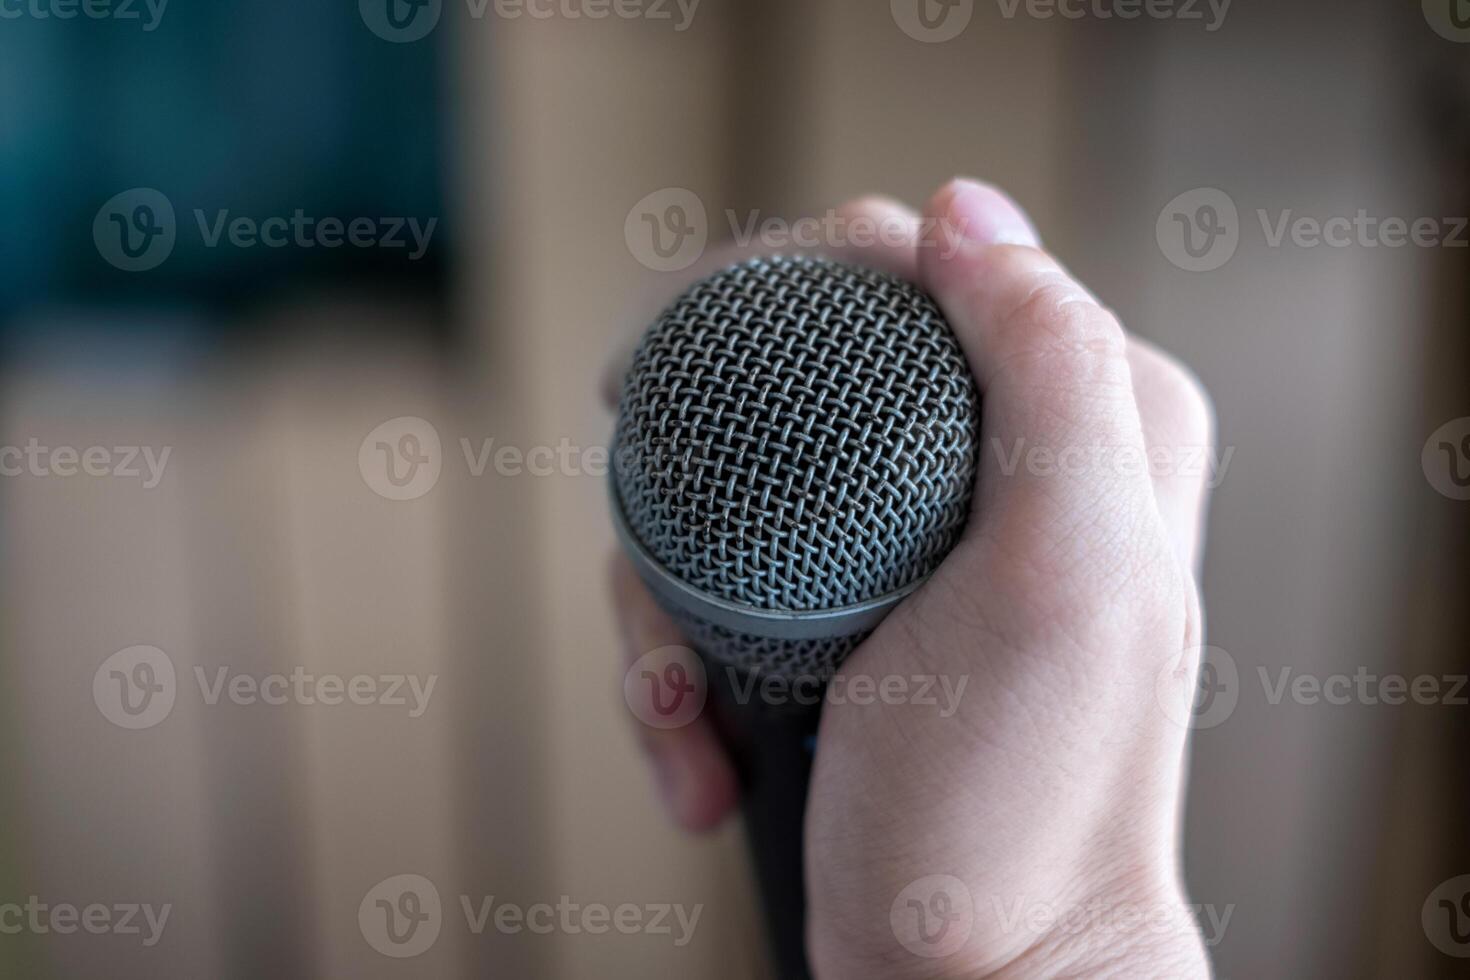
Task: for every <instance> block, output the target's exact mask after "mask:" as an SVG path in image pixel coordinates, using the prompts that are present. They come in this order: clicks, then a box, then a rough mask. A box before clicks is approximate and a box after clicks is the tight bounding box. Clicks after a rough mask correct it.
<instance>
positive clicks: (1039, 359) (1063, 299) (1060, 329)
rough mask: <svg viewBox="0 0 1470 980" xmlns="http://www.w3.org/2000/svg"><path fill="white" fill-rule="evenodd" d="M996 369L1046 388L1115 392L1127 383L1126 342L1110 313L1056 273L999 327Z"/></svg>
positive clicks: (1038, 286)
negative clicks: (1108, 389)
mask: <svg viewBox="0 0 1470 980" xmlns="http://www.w3.org/2000/svg"><path fill="white" fill-rule="evenodd" d="M996 326H997V334H998V342H999V347H1000V349H1001V351H1002V352H1003V355H1002V358H1001V360H1000V362H999V364H998V367H1000V368H1004V369H1006V370H1008V371H1011V372H1017V371H1020V372H1023V373H1024V374H1025V375H1026V377H1027V380H1028V381H1032V382H1037V383H1040V384H1043V385H1047V386H1057V387H1071V386H1073V385H1075V384H1079V383H1082V384H1099V385H1103V386H1114V385H1116V386H1119V387H1121V386H1122V384H1123V382H1124V381H1125V380H1126V378H1127V373H1126V365H1127V360H1126V353H1127V342H1126V339H1125V336H1124V333H1123V328H1122V326H1121V324H1119V323H1118V320H1117V319H1116V318H1115V317H1114V316H1113V314H1112V313H1111V312H1109V311H1108V310H1106V309H1104V308H1102V307H1101V306H1099V305H1098V304H1097V303H1096V302H1095V301H1094V300H1093V299H1092V297H1091V296H1089V295H1088V294H1087V293H1086V291H1085V290H1083V289H1082V287H1080V286H1078V285H1077V284H1076V283H1075V282H1073V281H1072V280H1070V279H1068V278H1066V276H1065V275H1063V274H1061V273H1057V274H1056V275H1055V276H1054V277H1053V276H1048V277H1047V278H1046V279H1045V280H1044V281H1041V282H1038V283H1036V284H1035V285H1033V286H1032V287H1031V288H1030V289H1029V291H1028V292H1027V293H1026V295H1025V296H1024V297H1023V298H1022V299H1021V301H1020V303H1019V304H1017V305H1016V306H1015V307H1014V308H1013V309H1012V310H1011V311H1010V312H1009V313H1008V314H1006V315H1005V316H1004V317H1002V318H1001V319H1000V321H999V322H998V323H997V325H996Z"/></svg>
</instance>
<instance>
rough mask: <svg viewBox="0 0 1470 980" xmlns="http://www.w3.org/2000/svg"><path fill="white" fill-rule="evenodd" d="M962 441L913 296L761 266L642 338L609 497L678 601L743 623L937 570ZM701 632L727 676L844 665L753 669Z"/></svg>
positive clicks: (960, 371)
mask: <svg viewBox="0 0 1470 980" xmlns="http://www.w3.org/2000/svg"><path fill="white" fill-rule="evenodd" d="M978 426H979V398H978V395H977V393H976V391H975V386H974V382H973V379H972V378H971V375H970V372H969V368H968V366H967V364H966V361H965V358H964V354H963V352H962V351H961V350H960V347H959V344H958V342H957V341H956V339H955V337H954V334H953V332H952V331H951V329H950V327H949V325H948V323H947V322H946V321H945V319H944V317H943V315H942V314H941V313H940V311H939V308H938V307H937V306H936V305H935V304H934V302H933V300H931V299H930V298H929V297H928V296H927V295H926V294H925V293H924V292H923V291H922V290H920V289H918V288H917V287H915V286H914V285H912V284H910V283H908V282H905V281H903V280H900V279H897V278H895V277H892V276H888V275H884V274H882V273H879V272H876V271H873V270H869V269H865V268H860V267H855V266H850V265H846V264H843V263H839V262H835V261H831V260H828V259H820V258H810V257H780V256H777V257H770V258H759V259H753V260H750V261H747V262H744V263H742V264H739V265H736V266H733V267H731V268H729V269H726V270H724V271H722V272H719V273H716V274H715V275H713V276H710V277H708V278H706V279H704V280H702V281H700V282H699V283H697V284H695V285H694V286H693V287H692V288H691V289H690V290H689V291H688V292H687V293H685V294H684V295H683V296H682V297H680V298H679V299H678V300H677V301H675V302H674V304H673V305H671V306H670V307H669V308H668V309H667V310H665V311H664V313H663V314H662V315H661V316H660V317H659V319H658V320H657V321H656V322H655V323H654V325H653V326H652V327H651V328H650V329H649V331H648V333H647V334H646V336H645V337H644V340H643V343H642V345H641V346H640V347H639V349H638V351H637V353H636V354H635V355H634V359H633V363H632V366H631V368H630V369H629V372H628V375H627V379H626V381H625V384H624V388H623V393H622V399H621V402H620V405H619V418H618V424H617V432H616V436H615V445H616V466H615V470H614V473H615V476H614V480H615V486H616V489H617V493H618V497H619V498H620V503H621V508H622V511H623V518H624V520H625V521H626V524H627V527H628V529H629V531H630V532H631V534H632V535H633V536H634V537H635V538H636V539H637V541H638V543H639V544H640V545H641V547H642V548H643V549H644V550H645V552H646V553H647V554H648V555H649V556H650V557H651V559H652V560H653V561H654V562H656V563H657V564H658V565H659V566H661V567H662V569H663V570H664V571H665V572H667V573H669V574H670V575H672V576H674V577H675V578H677V579H678V580H680V581H681V582H682V583H684V584H685V585H688V586H691V587H693V588H694V589H697V590H699V591H700V592H701V593H703V594H705V595H707V596H710V597H713V598H715V599H718V600H723V601H725V602H730V603H736V604H739V605H741V606H744V607H748V608H753V609H757V610H768V611H781V612H818V611H823V610H832V609H837V608H840V607H843V606H849V605H852V604H854V603H860V602H864V601H866V600H871V599H875V598H878V597H881V596H884V595H885V594H887V593H891V592H894V591H895V590H900V589H904V588H906V587H909V586H912V585H914V584H915V583H917V582H919V581H921V580H922V579H923V578H925V577H927V576H928V575H929V573H930V572H932V571H933V570H934V568H935V567H937V566H938V564H939V562H940V561H941V560H942V559H943V558H944V556H945V554H946V553H947V552H948V551H949V550H950V548H951V547H953V545H954V543H955V542H956V541H957V540H958V538H959V535H960V533H961V531H962V530H963V528H964V524H965V521H966V519H967V517H968V515H969V509H970V496H971V490H972V487H973V484H974V475H975V463H976V446H977V443H978ZM687 618H688V617H681V619H685V620H686V626H687V625H689V624H688V623H687ZM717 632H723V634H726V635H725V636H724V638H723V639H719V641H718V642H717V643H716V645H717V646H719V647H721V648H722V650H723V654H724V655H725V657H726V659H732V658H735V659H742V658H743V659H745V660H752V659H753V660H755V661H757V662H758V663H759V664H769V663H770V661H771V660H772V658H776V659H782V658H786V659H789V658H791V657H795V658H796V659H797V660H803V659H805V660H812V659H818V660H821V661H827V662H832V663H835V660H836V659H839V658H840V656H841V654H842V653H843V652H845V648H847V647H850V646H851V645H852V642H843V641H841V640H840V639H839V640H835V641H831V640H817V641H811V640H808V641H804V642H803V643H801V644H796V645H792V644H782V643H780V642H776V641H772V640H770V639H769V638H767V639H766V640H764V641H763V642H761V643H759V644H756V645H755V649H754V650H752V649H749V647H750V646H751V643H750V641H749V638H745V637H741V636H739V635H738V634H732V633H731V632H730V631H729V630H722V631H717ZM741 643H745V644H746V649H745V651H744V653H739V652H738V648H739V647H740V644H741ZM834 644H835V645H834ZM783 651H784V652H783ZM707 652H708V651H707ZM716 652H717V653H719V652H720V651H716Z"/></svg>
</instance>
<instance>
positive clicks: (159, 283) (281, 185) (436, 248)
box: [0, 0, 451, 341]
mask: <svg viewBox="0 0 1470 980" xmlns="http://www.w3.org/2000/svg"><path fill="white" fill-rule="evenodd" d="M152 2H154V3H155V4H156V3H157V0H152ZM136 6H137V8H138V9H139V10H141V11H143V12H144V16H143V19H142V20H140V21H132V22H126V21H118V20H89V19H86V18H82V17H77V18H74V19H70V20H58V19H56V18H54V17H50V18H45V19H39V18H36V17H33V16H22V17H19V18H13V19H12V18H9V17H7V18H6V19H3V20H0V91H3V92H4V93H5V94H4V96H3V98H0V214H3V215H4V220H3V221H0V341H14V340H17V339H20V338H19V337H18V334H20V333H22V332H24V331H25V330H27V329H30V328H27V327H26V326H24V324H26V323H30V322H33V321H32V320H31V319H30V318H29V317H27V316H26V314H28V313H30V312H33V311H37V310H52V309H55V308H58V307H60V308H65V309H75V308H77V307H81V308H83V309H87V308H98V307H100V308H104V309H106V310H108V311H112V310H118V309H120V308H122V309H129V310H132V311H134V312H143V313H145V314H151V313H152V312H154V311H160V310H162V311H174V312H184V313H201V314H207V315H204V316H200V317H199V318H198V319H197V320H195V321H192V322H195V323H197V324H199V327H198V329H203V330H219V329H223V328H221V327H220V326H218V324H220V323H228V322H230V316H229V315H230V314H232V313H236V312H240V311H242V310H248V309H249V308H250V307H252V306H254V305H257V304H261V303H269V302H273V301H276V300H278V299H279V298H280V296H281V295H282V294H289V293H292V292H296V291H301V290H306V289H316V288H319V287H322V286H324V285H325V286H330V285H344V284H345V285H352V284H361V285H362V286H364V287H365V288H373V289H378V290H384V289H387V290H394V291H408V292H413V293H416V294H424V295H428V296H431V297H432V296H437V295H440V294H441V293H442V290H443V283H444V279H445V268H446V262H447V260H446V256H445V254H444V253H445V250H446V246H447V244H448V242H449V241H450V238H451V235H450V234H449V229H448V228H447V227H446V225H447V224H448V222H447V221H446V217H445V215H444V213H443V200H444V195H443V173H442V171H443V159H442V158H443V144H444V136H443V132H444V122H443V118H442V115H443V113H442V109H441V105H442V99H441V94H442V93H441V91H440V86H441V84H442V82H441V75H442V74H443V73H442V72H441V70H440V65H439V58H440V50H441V48H440V41H439V37H440V36H442V35H444V34H445V32H444V31H442V30H441V31H439V32H438V33H437V34H436V35H434V36H431V37H428V38H426V39H424V40H422V41H419V42H416V43H412V44H392V43H388V42H386V41H384V40H383V39H382V38H380V37H377V36H375V35H374V34H373V33H372V32H371V31H369V30H368V29H367V27H366V26H365V25H364V23H363V20H362V18H361V16H360V15H359V13H358V8H357V4H355V3H328V4H302V3H295V2H289V0H256V2H251V3H248V4H225V3H204V4H194V3H183V2H179V0H174V2H170V3H167V4H166V6H165V7H164V8H163V14H162V16H161V17H159V18H158V19H157V23H156V26H154V27H153V29H151V30H148V29H146V28H147V26H149V25H147V24H146V23H145V22H144V21H146V20H147V13H146V11H147V6H146V4H145V3H144V0H137V4H136ZM14 9H20V8H17V7H15V6H14V5H7V10H14ZM132 188H153V189H156V190H157V191H159V192H161V193H162V194H163V195H164V196H165V197H166V198H167V200H168V201H169V202H170V203H171V204H172V206H173V209H174V211H175V214H176V222H177V242H176V245H175V247H174V249H173V251H172V252H171V253H170V254H169V255H168V257H167V260H166V261H164V262H163V263H162V264H161V265H158V266H157V267H156V268H152V269H149V270H147V271H146V272H127V271H123V270H122V269H118V268H115V267H114V266H113V265H110V264H109V263H108V262H107V261H104V260H103V258H102V256H101V255H99V248H98V245H97V244H96V241H95V240H94V237H93V222H94V219H96V218H97V217H98V213H99V209H100V208H102V206H103V204H104V203H105V202H107V201H109V199H111V198H113V197H114V196H115V195H117V194H119V193H120V192H124V191H128V190H130V189H132ZM298 211H300V212H302V213H303V214H304V215H305V216H307V217H312V218H316V219H322V218H328V217H335V218H338V219H341V220H343V221H344V223H345V222H347V221H350V220H351V219H353V218H360V217H366V218H371V219H387V218H390V217H395V216H396V217H414V218H416V219H418V220H419V221H420V222H427V221H428V220H429V219H431V218H432V219H437V223H436V226H435V228H434V231H433V235H432V237H431V238H430V239H429V244H428V248H427V250H426V252H425V254H424V255H423V256H422V257H420V258H417V259H410V257H409V255H410V253H411V252H412V251H414V249H413V248H403V249H387V248H376V247H350V246H345V245H344V246H342V247H336V248H325V247H321V246H320V245H317V246H314V247H300V246H297V245H295V244H292V245H288V246H285V247H279V248H269V247H264V246H260V245H257V246H255V247H250V248H241V247H234V246H231V245H229V244H228V242H227V241H223V242H222V243H218V244H216V246H215V247H208V246H207V245H206V241H207V236H205V235H203V234H202V233H201V230H200V226H199V219H198V218H197V217H196V212H201V213H202V214H203V215H204V216H205V220H206V222H207V224H208V225H210V226H214V227H218V220H219V218H220V216H221V213H222V212H228V215H227V217H228V219H230V220H233V219H234V218H236V217H242V216H243V217H249V218H252V219H254V220H255V221H257V222H260V221H263V220H265V219H266V218H269V217H276V216H279V217H284V218H290V217H291V216H293V215H294V214H296V213H297V212H298ZM128 214H129V220H131V212H128ZM404 237H405V238H407V233H406V231H405V232H404ZM410 242H411V239H410ZM146 319H147V318H146V316H145V317H142V318H139V317H136V316H134V317H131V318H122V319H121V320H120V321H119V324H118V326H117V328H116V329H117V330H119V331H127V330H132V329H145V328H144V327H143V326H141V325H140V323H142V322H145V321H146Z"/></svg>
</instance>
